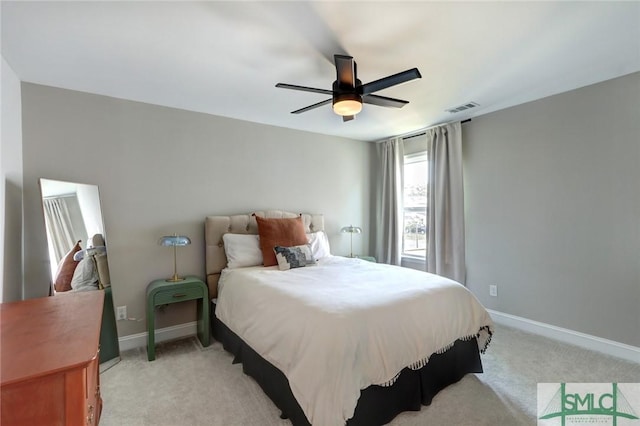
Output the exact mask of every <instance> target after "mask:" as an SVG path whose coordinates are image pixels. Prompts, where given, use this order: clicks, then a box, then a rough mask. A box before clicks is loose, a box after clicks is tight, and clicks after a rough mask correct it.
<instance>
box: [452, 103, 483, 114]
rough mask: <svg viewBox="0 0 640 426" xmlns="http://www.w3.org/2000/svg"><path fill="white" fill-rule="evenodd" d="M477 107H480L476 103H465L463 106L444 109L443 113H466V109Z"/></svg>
mask: <svg viewBox="0 0 640 426" xmlns="http://www.w3.org/2000/svg"><path fill="white" fill-rule="evenodd" d="M477 106H480V105H478V103H476V102H467V103H466V104H463V105H460V106H457V107H454V108H448V109H445V111H447V112H450V113H451V114H455V113H457V112H462V111H466V110H468V109H471V108H475V107H477Z"/></svg>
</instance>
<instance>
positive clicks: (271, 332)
mask: <svg viewBox="0 0 640 426" xmlns="http://www.w3.org/2000/svg"><path fill="white" fill-rule="evenodd" d="M216 316H217V317H218V318H219V319H220V320H221V321H222V322H224V323H225V324H226V325H227V327H229V328H230V329H231V330H232V331H233V332H234V333H235V334H237V335H238V336H240V337H241V338H242V339H243V340H244V341H245V342H246V343H247V344H248V345H249V346H250V347H251V348H253V349H254V350H255V351H256V352H258V353H259V354H260V355H261V356H262V357H263V358H265V359H266V360H268V361H269V362H270V363H272V364H273V365H274V366H276V367H277V368H278V369H280V371H282V372H283V373H284V374H285V376H286V377H287V379H288V380H289V385H290V387H291V390H292V392H293V395H294V396H295V398H296V400H297V401H298V403H299V404H300V406H301V408H302V410H303V411H304V413H305V415H306V416H307V419H308V420H309V422H311V424H313V425H314V426H336V425H344V423H345V422H346V420H347V419H349V418H351V417H353V414H354V410H355V407H356V404H357V401H358V398H359V397H360V390H361V389H365V388H366V387H368V386H369V385H372V384H384V383H386V382H389V381H390V380H393V379H394V377H396V375H397V374H398V373H399V372H400V371H401V370H402V369H403V368H404V367H407V366H411V365H415V364H420V361H421V360H426V359H428V357H429V356H430V355H432V354H434V353H436V352H438V351H443V350H444V349H446V348H448V347H450V346H451V345H452V344H453V343H454V342H455V341H456V340H457V339H464V338H471V337H475V336H476V335H478V345H479V346H480V349H481V350H484V349H485V347H486V344H487V343H488V339H489V338H490V334H489V330H491V331H492V330H493V323H492V321H491V317H490V316H489V314H488V313H487V311H486V310H485V309H484V307H483V306H482V305H481V304H480V303H479V302H478V300H477V299H476V298H475V297H474V296H473V294H472V293H471V292H470V291H469V290H467V288H466V287H464V286H462V285H460V284H458V283H456V282H454V281H452V280H449V279H447V278H443V277H440V276H437V275H433V274H428V273H426V272H420V271H415V270H412V269H408V268H400V267H396V266H389V265H382V264H376V263H371V262H367V261H364V260H360V259H348V258H343V257H337V256H331V257H328V258H325V259H322V260H321V261H319V263H318V265H317V266H310V267H305V268H298V269H292V270H288V271H279V270H278V269H277V267H275V266H274V267H269V268H264V267H261V266H259V267H250V268H241V269H233V270H228V269H226V270H223V271H222V276H221V279H220V284H219V297H218V304H217V308H216ZM483 327H484V328H483Z"/></svg>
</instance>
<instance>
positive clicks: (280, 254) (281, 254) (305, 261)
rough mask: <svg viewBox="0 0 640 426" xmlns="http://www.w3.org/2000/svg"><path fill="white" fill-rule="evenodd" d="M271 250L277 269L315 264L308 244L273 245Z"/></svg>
mask: <svg viewBox="0 0 640 426" xmlns="http://www.w3.org/2000/svg"><path fill="white" fill-rule="evenodd" d="M273 252H274V253H275V255H276V260H277V261H278V269H280V270H281V271H286V270H287V269H293V268H302V267H303V266H309V265H315V264H316V261H315V259H314V258H313V256H312V255H311V247H310V246H309V244H305V245H302V246H294V247H282V246H275V247H274V248H273Z"/></svg>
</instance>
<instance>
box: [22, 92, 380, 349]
mask: <svg viewBox="0 0 640 426" xmlns="http://www.w3.org/2000/svg"><path fill="white" fill-rule="evenodd" d="M22 106H23V117H22V120H23V151H24V205H25V262H26V267H25V282H26V287H27V288H26V290H27V293H28V294H27V297H35V296H42V295H45V293H46V288H47V285H48V281H49V272H48V269H47V268H48V259H47V251H46V242H45V235H44V220H43V217H42V208H41V204H40V197H39V189H38V178H40V177H46V178H50V179H58V180H67V181H75V182H82V183H89V184H97V185H98V186H99V190H100V197H101V202H102V208H103V215H104V222H105V235H106V240H107V246H108V249H109V262H110V267H111V281H112V284H113V291H114V302H115V305H116V306H119V305H127V307H128V315H129V316H130V317H134V318H137V319H139V320H138V321H119V323H118V330H119V334H120V337H123V336H127V335H130V334H134V333H139V332H143V331H145V321H144V312H145V311H144V306H145V305H144V303H145V289H146V286H147V284H148V283H149V282H150V281H152V280H154V279H157V278H163V277H169V276H170V275H171V274H172V273H173V256H172V252H171V250H170V249H167V248H164V247H160V246H158V245H157V240H158V238H159V237H160V236H162V235H170V234H172V233H174V232H177V233H178V234H185V235H188V236H190V237H191V240H192V245H191V246H188V247H183V248H180V249H179V252H178V272H179V273H181V274H185V273H187V274H194V275H199V276H201V277H204V268H205V266H204V218H205V216H206V215H211V214H233V213H248V212H251V211H253V210H257V209H282V210H290V211H294V212H298V211H304V212H311V213H323V214H324V215H325V224H326V229H327V231H328V234H329V239H330V243H331V248H332V252H333V253H334V254H347V253H348V250H349V240H348V238H346V237H345V235H344V234H340V233H339V230H340V228H341V227H342V226H344V225H348V224H350V223H353V224H357V225H360V226H362V227H363V228H364V229H367V228H368V226H369V211H368V209H367V208H366V206H368V205H369V193H370V188H369V181H370V178H369V166H370V161H371V155H372V152H373V151H372V150H373V147H372V145H371V144H368V143H365V142H359V141H354V140H349V139H341V138H336V137H329V136H322V135H317V134H312V133H306V132H301V131H294V130H288V129H283V128H278V127H272V126H266V125H261V124H255V123H249V122H244V121H239V120H232V119H227V118H222V117H216V116H211V115H206V114H200V113H194V112H188V111H183V110H176V109H171V108H165V107H160V106H154V105H149V104H143V103H137V102H131V101H124V100H119V99H114V98H108V97H104V96H98V95H92V94H86V93H80V92H74V91H69V90H63V89H57V88H52V87H47V86H39V85H34V84H27V83H23V85H22ZM338 125H339V124H338ZM368 243H369V242H368V238H367V234H363V235H362V238H359V239H357V240H356V239H354V250H355V249H356V248H357V249H358V250H359V251H360V249H361V248H362V247H367V245H368ZM195 318H196V317H195V311H194V304H193V303H191V304H190V302H187V303H185V304H177V305H171V306H169V307H167V308H166V310H165V312H160V313H159V314H158V321H157V325H158V326H159V327H166V326H169V325H176V324H181V323H185V322H189V321H194V320H195Z"/></svg>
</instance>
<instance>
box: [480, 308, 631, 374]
mask: <svg viewBox="0 0 640 426" xmlns="http://www.w3.org/2000/svg"><path fill="white" fill-rule="evenodd" d="M487 311H489V314H491V318H493V320H494V321H495V322H496V323H497V324H502V325H506V326H509V327H513V328H517V329H519V330H523V331H527V332H529V333H533V334H538V335H540V336H544V337H548V338H550V339H554V340H559V341H561V342H564V343H569V344H572V345H575V346H580V347H581V348H585V349H589V350H592V351H597V352H601V353H604V354H607V355H611V356H615V357H618V358H622V359H626V360H627V361H631V362H637V363H640V348H638V347H636V346H631V345H627V344H624V343H620V342H616V341H613V340H608V339H603V338H601V337H597V336H592V335H590V334H585V333H580V332H579V331H573V330H569V329H568V328H562V327H557V326H555V325H551V324H545V323H543V322H539V321H534V320H530V319H527V318H522V317H518V316H515V315H511V314H505V313H503V312H498V311H494V310H491V309H487Z"/></svg>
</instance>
